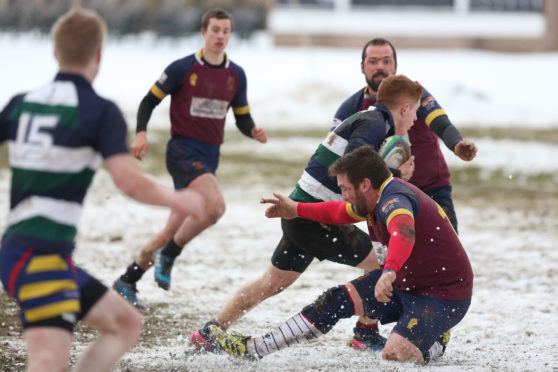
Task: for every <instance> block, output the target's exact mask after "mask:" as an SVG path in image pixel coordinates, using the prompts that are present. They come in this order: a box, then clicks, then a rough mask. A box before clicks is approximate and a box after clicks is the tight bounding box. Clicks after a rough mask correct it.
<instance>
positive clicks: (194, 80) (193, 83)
mask: <svg viewBox="0 0 558 372" xmlns="http://www.w3.org/2000/svg"><path fill="white" fill-rule="evenodd" d="M197 82H198V75H196V74H192V75H190V86H193V87H195V86H196V84H197Z"/></svg>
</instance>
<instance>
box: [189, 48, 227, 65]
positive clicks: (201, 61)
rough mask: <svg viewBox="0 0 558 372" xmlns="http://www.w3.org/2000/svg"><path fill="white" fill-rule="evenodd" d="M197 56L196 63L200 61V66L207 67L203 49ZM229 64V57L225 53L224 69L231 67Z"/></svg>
mask: <svg viewBox="0 0 558 372" xmlns="http://www.w3.org/2000/svg"><path fill="white" fill-rule="evenodd" d="M195 56H196V61H198V63H199V64H200V65H205V64H206V63H205V61H204V59H203V48H202V49H200V50H198V52H197V53H196V54H195ZM229 63H230V61H229V56H228V55H227V53H225V63H224V66H223V67H229ZM207 65H208V66H213V65H210V64H207ZM214 67H215V66H214Z"/></svg>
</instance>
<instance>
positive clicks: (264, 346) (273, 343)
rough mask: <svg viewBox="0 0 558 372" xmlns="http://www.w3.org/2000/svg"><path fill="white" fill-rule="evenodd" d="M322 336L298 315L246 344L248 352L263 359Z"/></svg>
mask: <svg viewBox="0 0 558 372" xmlns="http://www.w3.org/2000/svg"><path fill="white" fill-rule="evenodd" d="M321 335H322V332H320V330H318V329H317V328H316V327H314V325H312V323H310V322H309V321H308V320H307V319H306V318H305V317H304V316H302V314H301V313H298V314H296V315H295V316H293V317H292V318H290V319H289V320H287V321H286V322H285V323H283V324H281V325H280V326H279V327H278V328H276V329H274V330H273V331H271V332H269V333H267V334H265V335H264V336H258V337H253V338H250V339H249V340H248V342H247V344H246V352H247V353H248V354H250V355H253V356H256V357H259V358H262V357H264V356H266V355H268V354H271V353H274V352H276V351H278V350H281V349H284V348H287V347H290V346H291V345H293V344H295V343H296V344H297V343H301V342H306V341H309V340H311V339H314V338H318V337H320V336H321Z"/></svg>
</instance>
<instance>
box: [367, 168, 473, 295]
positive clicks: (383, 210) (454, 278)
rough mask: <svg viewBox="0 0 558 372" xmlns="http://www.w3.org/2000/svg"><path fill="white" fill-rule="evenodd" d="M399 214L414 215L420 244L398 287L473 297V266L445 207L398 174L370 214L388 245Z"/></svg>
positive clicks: (374, 233) (374, 230)
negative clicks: (391, 226)
mask: <svg viewBox="0 0 558 372" xmlns="http://www.w3.org/2000/svg"><path fill="white" fill-rule="evenodd" d="M399 214H405V215H409V216H411V217H412V218H413V219H414V223H415V244H414V247H413V249H412V251H411V255H410V256H409V258H408V259H407V260H406V261H405V263H404V264H403V265H402V266H401V268H400V270H399V271H398V272H397V279H396V280H395V283H394V286H395V288H396V289H397V290H399V291H406V292H410V293H413V294H418V295H425V296H433V297H437V298H441V299H445V300H464V299H467V298H470V297H471V295H472V291H473V270H472V268H471V264H470V262H469V258H468V257H467V253H466V252H465V249H464V248H463V246H462V245H461V242H460V241H459V238H458V236H457V234H456V232H455V230H454V229H453V227H452V225H451V223H450V221H449V219H448V218H447V216H446V214H445V212H444V210H443V209H442V208H441V207H440V206H439V205H438V204H437V203H436V202H435V201H434V200H432V199H431V198H430V197H428V195H426V194H425V193H424V192H422V191H421V190H419V189H418V188H417V187H415V186H414V185H411V184H409V183H408V182H405V181H403V180H401V179H399V178H390V179H389V180H388V181H387V182H386V183H385V184H384V185H382V187H381V189H380V196H379V199H378V203H377V205H376V208H375V210H374V213H372V214H370V215H368V216H367V221H368V229H369V233H370V237H371V239H372V240H375V241H380V242H381V243H383V244H385V245H387V244H388V242H389V239H390V233H389V232H388V229H387V226H388V225H389V222H390V221H391V219H393V218H394V217H395V216H397V215H399ZM389 255H390V253H389V252H388V258H387V259H386V265H387V263H388V262H389V260H390V257H389Z"/></svg>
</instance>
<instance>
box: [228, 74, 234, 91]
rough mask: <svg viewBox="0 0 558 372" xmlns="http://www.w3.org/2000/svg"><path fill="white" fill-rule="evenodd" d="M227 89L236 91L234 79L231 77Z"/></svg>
mask: <svg viewBox="0 0 558 372" xmlns="http://www.w3.org/2000/svg"><path fill="white" fill-rule="evenodd" d="M227 89H228V90H234V78H232V77H229V79H228V80H227Z"/></svg>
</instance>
